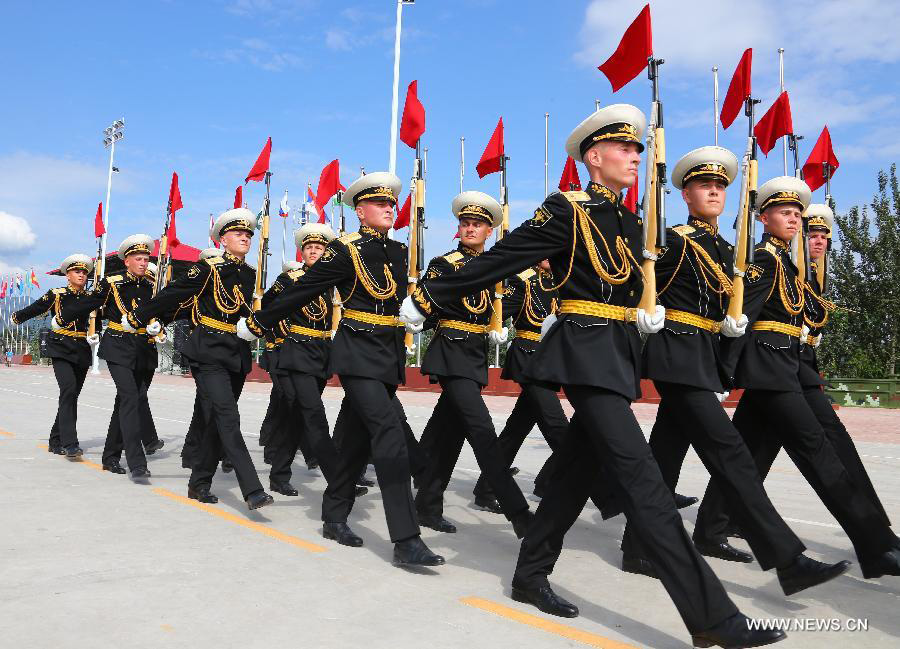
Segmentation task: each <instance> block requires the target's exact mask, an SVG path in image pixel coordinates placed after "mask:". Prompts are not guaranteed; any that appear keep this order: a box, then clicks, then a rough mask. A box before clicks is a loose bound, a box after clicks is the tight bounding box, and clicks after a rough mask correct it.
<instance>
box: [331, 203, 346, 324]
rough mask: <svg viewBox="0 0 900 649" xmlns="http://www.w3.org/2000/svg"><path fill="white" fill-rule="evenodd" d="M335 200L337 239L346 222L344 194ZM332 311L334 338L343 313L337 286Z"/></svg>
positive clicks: (332, 221) (342, 234)
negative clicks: (337, 217)
mask: <svg viewBox="0 0 900 649" xmlns="http://www.w3.org/2000/svg"><path fill="white" fill-rule="evenodd" d="M337 200H338V202H339V203H340V219H341V221H340V223H341V224H340V227H339V228H338V237H342V236H344V231H345V229H346V227H347V222H346V221H345V220H344V192H342V191H341V190H338V193H337ZM331 215H332V218H331V223H332V224H334V202H332V204H331ZM331 304H332V307H333V308H332V310H331V335H332V336H334V332H336V331H337V328H338V325H340V324H341V314H342V313H343V303H342V302H341V294H340V293H339V292H338V290H337V286H335V287H334V298H332V301H331Z"/></svg>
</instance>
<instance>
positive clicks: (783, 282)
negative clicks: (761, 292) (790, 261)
mask: <svg viewBox="0 0 900 649" xmlns="http://www.w3.org/2000/svg"><path fill="white" fill-rule="evenodd" d="M773 256H774V257H775V261H776V262H777V264H778V265H777V266H776V268H775V274H776V275H777V278H776V280H775V281H776V283H777V284H778V294H779V296H780V297H781V304H782V305H784V310H785V311H787V312H788V313H789V314H790V315H800V313H801V312H802V311H803V296H804V293H805V291H804V290H803V283H802V282H801V281H800V278H799V277H795V278H794V288H795V289H796V291H797V294H798V295H799V296H800V297H799V298H798V300H797V301H796V302H791V298H790V296H789V295H788V291H787V279H786V278H785V276H784V264H783V263H781V258H780V257H778V256H775V255H773ZM771 294H772V293H771V291H770V292H769V295H771Z"/></svg>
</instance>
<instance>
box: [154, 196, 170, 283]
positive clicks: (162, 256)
mask: <svg viewBox="0 0 900 649" xmlns="http://www.w3.org/2000/svg"><path fill="white" fill-rule="evenodd" d="M171 222H172V199H171V197H170V198H169V202H168V204H167V205H166V224H165V226H164V227H163V233H162V236H161V237H160V238H159V252H158V253H157V256H156V262H157V263H156V279H155V280H154V281H153V295H154V296H156V294H157V293H159V292H160V291H161V290H163V289H164V288H165V287H166V284H167V283H168V282H169V274H170V272H171V268H170V266H171V257H172V256H171V254H170V252H169V224H170V223H171Z"/></svg>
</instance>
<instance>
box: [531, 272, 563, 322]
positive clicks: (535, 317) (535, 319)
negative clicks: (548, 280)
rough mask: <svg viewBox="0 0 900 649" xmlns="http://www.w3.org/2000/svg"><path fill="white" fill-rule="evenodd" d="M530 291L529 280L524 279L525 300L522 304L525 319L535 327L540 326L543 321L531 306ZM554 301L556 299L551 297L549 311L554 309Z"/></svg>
mask: <svg viewBox="0 0 900 649" xmlns="http://www.w3.org/2000/svg"><path fill="white" fill-rule="evenodd" d="M538 281H540V278H539V279H538ZM531 291H532V288H531V282H529V281H528V280H525V301H524V304H523V310H524V312H525V319H526V320H527V321H528V323H529V324H531V325H533V326H535V327H540V326H541V325H542V324H543V323H544V318H543V317H541V315H540V314H538V313H537V312H535V310H534V306H533V304H534V298H533V297H532V294H531ZM555 301H556V300H555V299H553V300H551V302H550V312H551V313H552V312H553V311H555V308H554V307H555V304H554V302H555Z"/></svg>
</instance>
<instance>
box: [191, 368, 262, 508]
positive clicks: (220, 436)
mask: <svg viewBox="0 0 900 649" xmlns="http://www.w3.org/2000/svg"><path fill="white" fill-rule="evenodd" d="M245 378H246V376H245V375H244V374H239V373H237V374H236V373H233V372H229V371H228V370H226V369H225V368H224V367H222V366H221V365H211V364H203V363H201V364H198V365H197V366H196V369H195V373H194V379H195V380H196V382H197V388H198V390H199V393H200V398H201V399H204V400H206V401H207V403H208V404H209V407H210V411H211V423H212V422H214V423H215V427H213V426H212V425H210V426H209V427H208V428H207V429H206V430H205V431H204V435H203V439H202V440H201V442H200V448H199V452H198V454H197V455H196V456H195V460H194V463H193V469H192V471H191V479H190V482H189V483H188V484H189V486H190V487H191V488H193V489H197V488H198V487H209V486H210V485H211V484H212V479H213V476H214V475H215V474H216V468H217V467H218V465H219V460H220V459H221V458H222V453H223V452H224V453H225V456H226V457H228V459H229V460H231V463H232V464H233V465H234V473H235V475H236V476H237V479H238V484H239V485H240V487H241V494H242V495H243V497H244V498H245V499H246V498H247V496H248V495H250V494H251V493H253V492H254V491H260V490H261V489H262V488H263V487H262V483H260V481H259V476H257V475H256V468H255V467H254V466H253V460H251V459H250V452H249V451H248V450H247V444H246V443H245V442H244V437H243V435H241V418H240V414H239V413H238V406H237V402H238V399H239V398H240V396H241V391H242V390H243V388H244V379H245Z"/></svg>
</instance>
